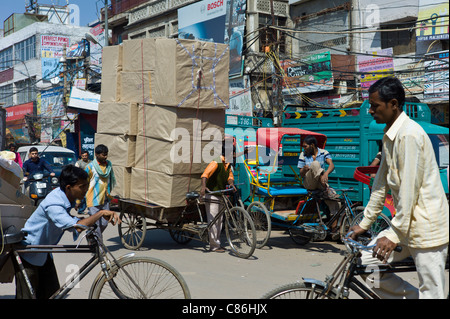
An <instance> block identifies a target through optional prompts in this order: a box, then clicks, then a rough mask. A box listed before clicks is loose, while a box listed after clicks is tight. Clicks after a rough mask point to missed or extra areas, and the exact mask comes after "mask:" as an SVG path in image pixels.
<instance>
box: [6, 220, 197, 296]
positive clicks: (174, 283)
mask: <svg viewBox="0 0 450 319" xmlns="http://www.w3.org/2000/svg"><path fill="white" fill-rule="evenodd" d="M76 227H81V228H83V229H84V230H86V234H85V236H84V237H86V239H87V241H88V243H89V244H88V245H80V244H78V245H26V246H24V245H21V244H20V242H21V241H22V239H23V237H24V233H23V232H19V233H13V234H5V235H4V237H3V240H4V242H5V245H10V247H11V249H10V251H9V254H10V255H11V257H12V258H13V262H15V263H16V266H17V267H18V269H19V270H20V272H21V273H22V275H23V276H24V278H25V281H26V283H27V287H28V289H29V292H30V295H31V296H32V297H33V299H34V298H36V294H35V291H34V288H33V287H32V285H31V283H30V280H29V278H28V275H27V273H26V271H25V268H24V266H23V264H22V260H21V257H20V255H19V254H26V253H36V252H40V253H91V254H92V255H93V256H92V258H91V259H89V260H88V261H87V262H86V263H85V264H84V265H83V266H82V267H81V268H80V270H79V271H78V272H76V273H75V274H74V275H73V276H72V277H71V278H69V279H68V280H67V281H66V282H65V283H64V284H63V285H62V286H61V287H60V288H59V290H58V291H56V292H55V293H54V294H53V295H52V296H51V297H50V299H62V298H64V297H66V296H67V294H68V293H69V292H70V291H71V290H72V289H73V288H74V287H75V286H76V284H77V283H79V282H80V281H81V280H82V279H83V278H84V277H85V276H86V275H87V274H88V273H89V272H91V271H92V270H93V269H94V268H95V267H96V266H97V265H98V264H100V268H101V271H100V273H99V274H98V275H97V277H96V278H95V280H94V282H93V284H92V286H91V288H90V292H89V299H115V298H118V299H181V298H186V299H190V292H189V288H188V286H187V284H186V282H185V280H184V279H183V277H182V276H181V274H180V273H179V272H178V271H177V270H176V269H175V268H173V267H172V266H170V265H169V264H167V263H166V262H164V261H162V260H159V259H156V258H151V257H135V256H134V255H135V254H134V253H130V254H126V255H124V256H121V257H119V258H117V259H116V258H115V257H114V256H113V255H112V253H111V252H110V251H109V250H108V248H107V247H106V246H105V245H104V244H103V242H102V240H101V239H99V238H98V236H97V235H96V233H95V231H94V230H95V227H85V226H83V225H79V224H77V226H76ZM82 239H83V238H81V239H80V243H81V240H82Z"/></svg>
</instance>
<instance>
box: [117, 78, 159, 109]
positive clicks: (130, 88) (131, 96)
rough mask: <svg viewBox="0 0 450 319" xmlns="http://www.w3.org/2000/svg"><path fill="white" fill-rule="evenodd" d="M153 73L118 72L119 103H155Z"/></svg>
mask: <svg viewBox="0 0 450 319" xmlns="http://www.w3.org/2000/svg"><path fill="white" fill-rule="evenodd" d="M152 73H153V71H142V72H125V71H122V72H120V101H121V102H131V103H155V100H154V99H153V86H152V85H153V83H152V81H154V79H155V78H156V77H155V75H154V74H153V75H152Z"/></svg>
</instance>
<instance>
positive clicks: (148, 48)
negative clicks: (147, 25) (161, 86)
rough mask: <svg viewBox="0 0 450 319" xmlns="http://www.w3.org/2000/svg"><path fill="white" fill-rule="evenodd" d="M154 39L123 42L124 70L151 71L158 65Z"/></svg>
mask: <svg viewBox="0 0 450 319" xmlns="http://www.w3.org/2000/svg"><path fill="white" fill-rule="evenodd" d="M155 40H156V39H154V38H145V39H133V40H125V41H124V42H123V70H124V71H150V70H154V69H155V65H156V59H155V57H156V44H155Z"/></svg>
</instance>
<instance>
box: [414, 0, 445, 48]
mask: <svg viewBox="0 0 450 319" xmlns="http://www.w3.org/2000/svg"><path fill="white" fill-rule="evenodd" d="M448 22H449V18H448V1H447V2H446V1H443V2H439V1H436V0H419V13H418V16H417V26H418V27H420V28H419V29H417V31H416V41H434V40H448V39H449V35H448V31H449V26H448Z"/></svg>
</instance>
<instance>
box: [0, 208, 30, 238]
mask: <svg viewBox="0 0 450 319" xmlns="http://www.w3.org/2000/svg"><path fill="white" fill-rule="evenodd" d="M35 209H36V207H35V206H33V205H17V204H0V216H1V221H2V223H1V225H0V227H1V228H2V230H3V231H4V232H8V233H14V232H18V231H20V230H21V229H22V228H23V226H24V225H25V222H26V221H27V219H28V218H30V216H31V214H32V213H33V212H34V210H35Z"/></svg>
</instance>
